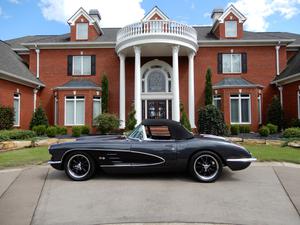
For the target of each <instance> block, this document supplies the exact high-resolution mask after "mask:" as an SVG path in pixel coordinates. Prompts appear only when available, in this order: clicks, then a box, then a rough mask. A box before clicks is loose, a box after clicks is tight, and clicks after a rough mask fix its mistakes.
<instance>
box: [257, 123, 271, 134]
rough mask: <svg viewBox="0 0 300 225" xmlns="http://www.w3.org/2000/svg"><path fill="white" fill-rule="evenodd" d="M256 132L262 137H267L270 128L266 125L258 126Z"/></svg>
mask: <svg viewBox="0 0 300 225" xmlns="http://www.w3.org/2000/svg"><path fill="white" fill-rule="evenodd" d="M258 133H259V134H260V136H262V137H268V136H269V134H270V130H269V128H268V127H267V126H262V127H261V128H259V130H258Z"/></svg>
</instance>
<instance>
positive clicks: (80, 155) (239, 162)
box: [49, 119, 256, 182]
mask: <svg viewBox="0 0 300 225" xmlns="http://www.w3.org/2000/svg"><path fill="white" fill-rule="evenodd" d="M49 153H50V154H51V155H52V157H51V160H50V161H49V164H50V165H51V166H52V167H53V168H55V169H58V170H65V173H66V174H67V176H68V177H69V178H71V179H72V180H76V181H81V180H86V179H89V178H91V177H92V176H93V174H94V173H95V170H96V169H97V168H101V169H102V170H103V171H106V172H163V171H185V170H187V171H189V172H190V174H191V175H193V177H194V178H195V179H196V180H198V181H202V182H213V181H215V180H216V179H218V177H219V176H220V175H221V173H222V169H223V167H224V166H228V167H229V168H230V169H231V170H242V169H245V168H247V167H248V166H249V165H250V164H251V162H253V161H255V160H256V159H255V158H252V156H251V154H250V153H249V152H248V151H247V150H246V149H245V148H244V147H242V146H239V145H237V144H234V143H231V142H230V141H228V140H226V139H225V138H222V137H218V136H213V135H199V136H194V135H193V134H192V133H190V132H189V131H188V130H186V129H185V128H184V127H183V126H182V125H181V124H180V123H179V122H175V121H172V120H165V119H157V120H144V121H143V122H142V123H141V124H140V125H138V126H137V127H136V128H135V129H134V130H133V131H132V132H131V133H130V135H129V136H128V137H125V136H115V135H102V136H91V137H85V138H80V139H78V140H77V141H76V142H72V143H61V144H54V145H52V146H50V147H49Z"/></svg>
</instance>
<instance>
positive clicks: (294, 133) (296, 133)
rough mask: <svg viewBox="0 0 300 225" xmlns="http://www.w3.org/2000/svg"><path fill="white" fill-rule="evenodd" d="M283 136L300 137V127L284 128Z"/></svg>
mask: <svg viewBox="0 0 300 225" xmlns="http://www.w3.org/2000/svg"><path fill="white" fill-rule="evenodd" d="M283 137H285V138H300V128H299V127H292V128H288V129H286V130H284V132H283Z"/></svg>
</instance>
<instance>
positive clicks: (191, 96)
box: [189, 52, 196, 128]
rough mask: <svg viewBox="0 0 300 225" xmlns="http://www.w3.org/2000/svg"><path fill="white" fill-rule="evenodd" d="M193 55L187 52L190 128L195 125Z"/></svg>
mask: <svg viewBox="0 0 300 225" xmlns="http://www.w3.org/2000/svg"><path fill="white" fill-rule="evenodd" d="M194 57H195V53H194V52H191V53H190V54H189V119H190V124H191V127H192V128H196V125H195V88H194Z"/></svg>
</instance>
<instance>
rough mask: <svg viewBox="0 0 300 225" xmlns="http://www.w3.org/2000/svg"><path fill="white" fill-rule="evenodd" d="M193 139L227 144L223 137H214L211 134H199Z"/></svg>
mask: <svg viewBox="0 0 300 225" xmlns="http://www.w3.org/2000/svg"><path fill="white" fill-rule="evenodd" d="M195 138H199V139H206V140H212V141H220V142H229V141H228V140H227V139H226V138H224V137H221V136H216V135H212V134H199V135H196V136H195Z"/></svg>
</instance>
